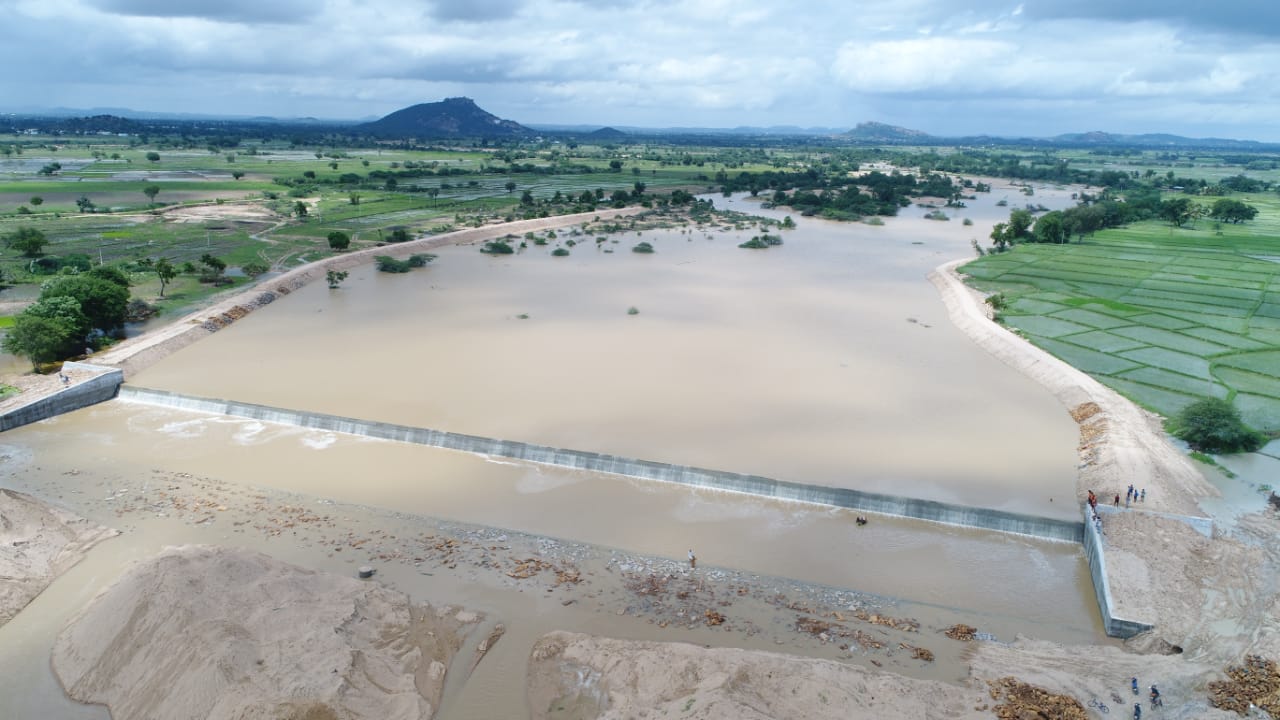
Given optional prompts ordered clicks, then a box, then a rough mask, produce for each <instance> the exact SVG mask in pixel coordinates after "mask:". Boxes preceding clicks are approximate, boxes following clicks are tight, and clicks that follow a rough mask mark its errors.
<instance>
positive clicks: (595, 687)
mask: <svg viewBox="0 0 1280 720" xmlns="http://www.w3.org/2000/svg"><path fill="white" fill-rule="evenodd" d="M990 702H991V700H990V698H989V697H988V695H987V692H986V689H985V687H984V688H982V689H974V688H966V687H959V686H954V685H947V684H944V683H941V682H936V681H928V680H913V679H910V678H904V677H900V676H897V675H891V674H889V673H883V672H875V671H871V670H867V669H864V668H861V667H857V666H853V665H845V664H841V663H838V662H833V661H830V660H816V659H811V658H801V657H794V656H790V655H781V654H778V653H770V652H763V651H755V650H740V649H737V648H715V649H708V648H702V647H698V646H696V645H686V644H684V643H659V642H641V641H630V640H614V639H609V638H598V637H592V636H588V635H578V634H573V633H564V632H556V633H550V634H548V635H545V636H543V637H542V638H541V639H539V640H538V642H537V643H536V644H535V645H534V647H533V653H532V655H531V656H530V662H529V706H530V711H531V715H530V716H531V717H532V718H533V720H544V719H550V718H600V719H601V720H612V719H621V718H638V717H679V718H683V719H685V720H713V719H715V720H719V719H723V720H756V719H760V720H764V719H765V718H813V719H821V718H832V719H833V720H834V719H835V718H840V719H841V720H848V719H853V720H857V719H859V718H867V719H868V720H870V719H871V718H876V719H877V720H879V719H883V718H988V719H989V718H990V717H991V716H992V715H991V711H990V709H989V704H990Z"/></svg>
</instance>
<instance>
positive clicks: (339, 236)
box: [329, 230, 351, 251]
mask: <svg viewBox="0 0 1280 720" xmlns="http://www.w3.org/2000/svg"><path fill="white" fill-rule="evenodd" d="M329 247H330V248H331V249H333V250H338V251H342V250H346V249H347V248H348V247H351V236H350V235H348V234H346V233H344V232H342V231H341V230H334V231H333V232H331V233H329Z"/></svg>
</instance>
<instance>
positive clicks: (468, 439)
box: [119, 385, 1084, 543]
mask: <svg viewBox="0 0 1280 720" xmlns="http://www.w3.org/2000/svg"><path fill="white" fill-rule="evenodd" d="M119 398H120V399H121V400H124V401H127V402H135V403H141V404H148V405H156V406H162V407H172V408H178V409H182V410H189V411H194V412H201V413H211V414H217V415H227V416H233V417H243V418H250V419H253V420H259V421H262V422H269V423H276V424H283V425H292V426H297V427H304V428H310V429H317V430H327V431H330V432H338V433H345V434H349V435H359V436H363V437H369V438H376V439H381V440H392V441H396V442H405V443H414V444H418V445H427V446H431V447H437V448H444V449H448V450H459V451H462V452H469V453H475V454H479V455H485V456H491V457H502V458H509V459H513V460H522V461H525V462H532V463H539V464H543V465H553V466H558V467H564V468H571V469H575V470H587V471H592V472H600V473H608V474H613V475H624V476H627V477H634V478H641V479H645V480H655V481H660V482H669V483H678V484H683V485H690V486H695V487H704V488H712V489H717V490H727V491H731V492H739V493H746V494H750V495H757V496H761V497H768V498H775V499H781V500H790V501H795V502H803V503H811V504H816V505H826V506H830V507H839V508H848V509H851V510H860V511H865V512H871V513H878V514H883V515H893V516H899V517H906V518H914V519H919V520H927V521H931V522H939V523H945V524H949V525H957V526H962V527H972V528H979V529H983V530H993V531H997V532H1006V533H1015V534H1019V535H1028V536H1032V537H1038V538H1044V539H1049V540H1058V541H1066V542H1075V543H1079V542H1082V541H1083V539H1084V524H1083V523H1082V522H1071V521H1067V520H1058V519H1054V518H1046V517H1038V516H1035V515H1026V514H1021V513H1013V512H1006V511H1003V510H994V509H987V508H979V507H971V506H965V505H957V504H952V503H945V502H938V501H934V500H923V499H920V498H909V497H901V496H895V495H886V494H882V493H871V492H864V491H860V490H852V489H848V488H836V487H827V486H823V485H812V484H805V483H796V482H789V481H785V480H776V479H773V478H768V477H762V476H759V475H745V474H741V473H732V472H722V471H718V470H708V469H704V468H697V467H690V466H685V465H673V464H668V463H659V462H651V461H647V460H638V459H632V458H625V457H619V456H616V455H608V454H602V453H594V452H587V451H581V450H567V449H563V448H553V447H547V446H544V445H535V444H530V443H523V442H518V441H511V440H499V439H495V438H487V437H481V436H476V435H466V434H461V433H453V432H447V431H442V430H433V429H430V428H421V427H411V426H407V425H396V424H391V423H382V422H376V421H372V420H362V419H356V418H348V417H342V416H338V415H329V414H324V413H315V412H306V411H300V410H290V409H286V408H275V407H269V406H265V405H256V404H253V403H245V402H237V401H234V400H220V399H213V398H201V397H195V396H191V395H183V394H179V393H172V392H168V391H164V390H153V389H149V388H141V387H134V386H130V385H125V386H123V387H121V388H120V394H119Z"/></svg>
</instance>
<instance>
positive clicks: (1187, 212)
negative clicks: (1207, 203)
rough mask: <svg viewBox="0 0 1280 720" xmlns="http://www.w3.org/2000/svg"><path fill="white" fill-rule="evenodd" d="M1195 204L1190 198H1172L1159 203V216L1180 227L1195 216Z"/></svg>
mask: <svg viewBox="0 0 1280 720" xmlns="http://www.w3.org/2000/svg"><path fill="white" fill-rule="evenodd" d="M1197 207H1198V206H1197V205H1196V204H1195V203H1193V202H1191V198H1185V197H1180V198H1173V199H1170V200H1165V201H1164V202H1162V203H1160V210H1159V212H1160V218H1161V219H1162V220H1165V221H1167V222H1168V223H1169V224H1170V225H1172V226H1174V227H1182V226H1183V225H1186V224H1187V223H1189V222H1191V220H1192V219H1194V218H1195V216H1196V210H1197Z"/></svg>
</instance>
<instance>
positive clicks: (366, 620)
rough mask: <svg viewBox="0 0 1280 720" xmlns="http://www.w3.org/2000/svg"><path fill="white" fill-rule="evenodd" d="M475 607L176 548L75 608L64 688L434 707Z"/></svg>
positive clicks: (379, 713) (412, 713)
mask: <svg viewBox="0 0 1280 720" xmlns="http://www.w3.org/2000/svg"><path fill="white" fill-rule="evenodd" d="M477 620H478V617H477V616H476V615H475V614H474V613H470V612H467V611H462V610H458V609H457V608H450V607H445V608H440V609H438V610H436V609H433V608H431V607H430V606H415V605H412V604H411V603H410V601H409V598H408V597H407V596H405V595H403V594H401V593H398V592H395V591H392V590H389V589H387V588H385V587H383V586H382V585H380V584H378V583H376V582H365V581H360V580H356V579H354V578H347V577H341V576H337V575H333V574H328V573H321V572H313V571H310V570H306V569H303V568H299V567H296V566H293V565H289V564H287V563H283V562H280V561H278V560H275V559H273V558H271V557H268V556H266V555H262V554H260V553H255V552H251V551H246V550H232V549H227V548H215V547H204V546H187V547H181V548H171V549H169V550H166V551H165V552H164V553H162V554H161V555H159V556H158V557H156V558H155V559H153V560H150V561H148V562H145V563H142V564H139V565H137V566H135V567H133V568H132V569H130V571H129V572H127V573H126V574H125V575H124V576H123V577H121V578H120V579H119V580H118V581H117V582H116V583H115V584H113V585H112V586H111V587H109V588H107V589H106V590H104V591H103V592H102V593H101V594H99V595H98V597H96V598H95V599H94V600H93V601H92V602H91V603H90V604H89V605H88V606H87V607H86V608H85V609H84V610H82V611H81V612H80V613H79V614H78V615H77V616H76V617H75V618H73V619H72V620H71V622H70V623H69V625H68V627H67V628H66V630H64V631H63V632H62V634H61V635H59V636H58V638H57V640H56V642H55V644H54V648H53V669H54V672H55V673H56V674H57V675H58V678H59V680H60V681H61V682H62V684H63V686H64V687H65V688H66V690H67V693H68V694H69V695H70V696H71V697H73V698H75V699H76V700H80V701H81V702H89V703H101V704H104V705H107V706H108V707H109V708H110V710H111V715H112V717H113V718H114V719H115V720H133V719H135V718H136V719H138V720H141V719H142V718H168V719H170V720H179V719H182V718H201V719H202V720H203V719H205V718H208V719H209V720H219V719H225V720H232V719H233V718H234V719H235V720H250V719H253V718H264V719H265V718H272V719H273V720H275V719H278V718H299V719H301V718H307V719H311V720H324V719H327V718H340V719H343V720H346V719H348V718H369V719H370V720H374V719H377V720H417V719H420V718H429V717H431V716H432V715H433V713H434V712H435V709H436V708H437V707H438V706H439V701H440V695H441V692H442V690H443V687H444V678H445V671H446V669H447V667H448V665H449V662H450V661H451V659H452V658H453V655H454V654H455V653H456V652H457V649H458V647H459V646H460V645H461V637H462V635H464V634H465V633H466V632H467V631H468V630H470V629H471V628H472V627H474V624H475V623H476V621H477Z"/></svg>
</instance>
